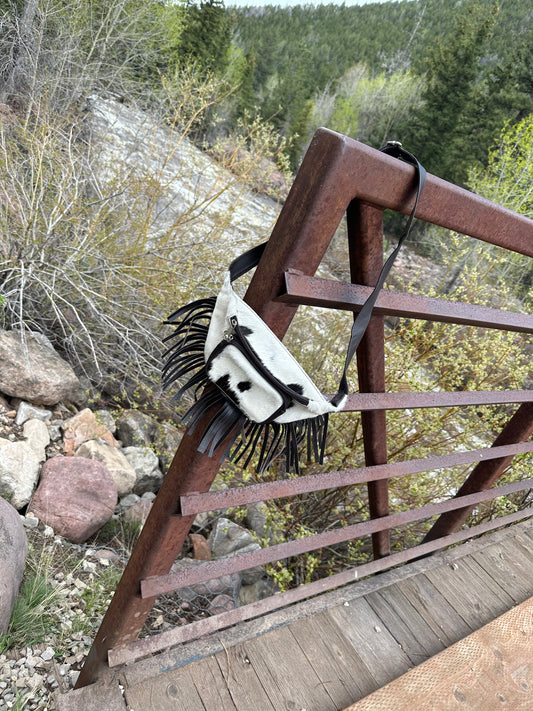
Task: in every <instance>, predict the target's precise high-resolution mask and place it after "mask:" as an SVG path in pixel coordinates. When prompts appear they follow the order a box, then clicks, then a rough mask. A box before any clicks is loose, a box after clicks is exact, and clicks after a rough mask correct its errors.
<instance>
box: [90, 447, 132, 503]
mask: <svg viewBox="0 0 533 711" xmlns="http://www.w3.org/2000/svg"><path fill="white" fill-rule="evenodd" d="M111 436H113V435H111ZM76 456H77V457H85V458H87V459H95V460H96V461H97V462H101V463H102V464H103V465H104V466H105V468H106V469H107V470H108V471H109V473H110V474H111V476H112V477H113V479H114V481H115V484H116V485H117V491H118V495H119V496H124V495H125V494H129V493H130V492H131V491H132V489H133V487H134V486H135V482H136V481H137V476H136V474H135V469H134V468H133V467H132V466H131V464H130V463H129V462H128V460H127V459H126V457H125V456H124V455H123V454H122V452H121V451H120V449H117V448H116V447H113V446H111V445H109V444H107V443H106V442H102V441H100V440H90V441H89V442H85V444H82V445H81V447H78V449H77V450H76Z"/></svg>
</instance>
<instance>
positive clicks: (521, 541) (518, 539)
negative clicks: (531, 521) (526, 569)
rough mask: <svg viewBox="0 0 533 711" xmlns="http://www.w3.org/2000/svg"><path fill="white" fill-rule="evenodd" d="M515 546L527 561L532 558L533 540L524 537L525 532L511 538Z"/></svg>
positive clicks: (526, 536)
mask: <svg viewBox="0 0 533 711" xmlns="http://www.w3.org/2000/svg"><path fill="white" fill-rule="evenodd" d="M513 541H514V544H515V546H518V548H519V549H520V550H521V551H522V553H523V554H524V555H525V556H526V558H527V559H528V560H531V559H532V558H533V539H531V538H530V537H529V536H528V535H526V533H525V531H523V532H521V533H519V534H518V535H517V536H514V537H513Z"/></svg>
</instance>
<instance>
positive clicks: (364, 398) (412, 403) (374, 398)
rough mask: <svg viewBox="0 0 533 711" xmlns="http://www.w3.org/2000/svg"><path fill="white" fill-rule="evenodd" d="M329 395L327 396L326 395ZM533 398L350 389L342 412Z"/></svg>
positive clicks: (527, 394)
mask: <svg viewBox="0 0 533 711" xmlns="http://www.w3.org/2000/svg"><path fill="white" fill-rule="evenodd" d="M330 397H331V396H330ZM519 402H533V390H473V391H463V390H460V391H457V392H436V393H432V392H427V393H354V394H352V395H348V399H347V401H346V404H345V406H344V407H343V408H342V410H343V412H364V411H366V410H406V409H409V410H416V409H419V408H422V407H466V406H467V405H502V404H505V403H508V404H515V403H519Z"/></svg>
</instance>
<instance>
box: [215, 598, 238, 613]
mask: <svg viewBox="0 0 533 711" xmlns="http://www.w3.org/2000/svg"><path fill="white" fill-rule="evenodd" d="M236 607H237V605H236V604H235V600H234V599H233V598H232V597H230V596H229V595H217V596H216V597H214V598H213V599H212V600H211V602H210V603H209V614H211V615H219V614H220V613H221V612H229V611H230V610H234V609H235V608H236Z"/></svg>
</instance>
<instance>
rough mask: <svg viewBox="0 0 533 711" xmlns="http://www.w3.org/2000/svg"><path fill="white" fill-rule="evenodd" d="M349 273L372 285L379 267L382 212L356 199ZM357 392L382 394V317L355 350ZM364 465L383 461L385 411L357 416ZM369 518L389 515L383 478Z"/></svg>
mask: <svg viewBox="0 0 533 711" xmlns="http://www.w3.org/2000/svg"><path fill="white" fill-rule="evenodd" d="M346 216H347V223H348V242H349V246H350V271H351V277H352V281H353V282H354V283H357V284H362V285H363V286H375V284H376V282H377V279H378V276H379V273H380V271H381V268H382V266H383V210H382V209H379V208H375V207H372V206H371V205H365V204H364V203H361V202H359V201H357V200H354V201H352V202H351V203H350V206H349V207H348V211H347V215H346ZM357 372H358V377H359V391H360V392H365V393H369V392H370V393H382V392H385V326H384V320H383V316H373V317H372V318H371V319H370V323H369V324H368V327H367V330H366V333H365V335H364V336H363V339H362V341H361V343H360V345H359V348H358V349H357ZM361 420H362V425H363V441H364V449H365V463H366V465H367V466H373V465H374V464H385V463H386V462H387V415H386V412H385V410H371V411H369V412H362V413H361ZM367 486H368V502H369V508H370V517H371V518H379V517H381V516H386V515H387V514H388V513H389V483H388V480H387V479H383V480H381V481H372V482H368V485H367ZM372 548H373V552H374V558H383V557H384V556H387V555H389V554H390V535H389V531H388V530H386V531H379V532H378V533H374V534H373V535H372Z"/></svg>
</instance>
